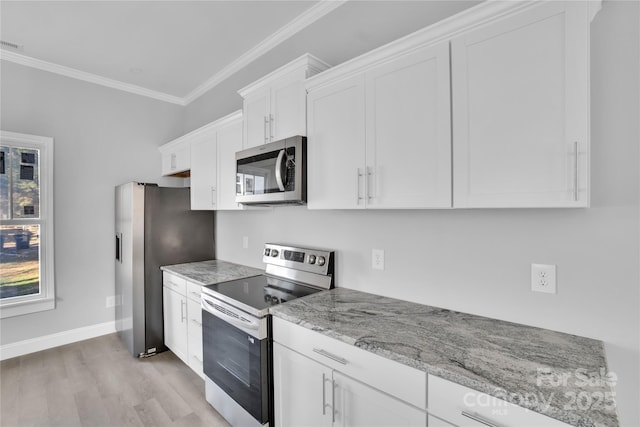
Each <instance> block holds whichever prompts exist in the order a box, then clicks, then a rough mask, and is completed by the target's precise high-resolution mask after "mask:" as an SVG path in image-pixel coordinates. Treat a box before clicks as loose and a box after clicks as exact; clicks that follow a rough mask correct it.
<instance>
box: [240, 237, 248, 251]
mask: <svg viewBox="0 0 640 427" xmlns="http://www.w3.org/2000/svg"><path fill="white" fill-rule="evenodd" d="M248 248H249V236H244V237H243V238H242V249H248Z"/></svg>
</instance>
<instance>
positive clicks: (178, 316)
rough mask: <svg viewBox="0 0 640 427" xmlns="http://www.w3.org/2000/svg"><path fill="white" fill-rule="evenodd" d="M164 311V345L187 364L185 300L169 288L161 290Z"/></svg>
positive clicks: (165, 287)
mask: <svg viewBox="0 0 640 427" xmlns="http://www.w3.org/2000/svg"><path fill="white" fill-rule="evenodd" d="M162 298H163V301H162V308H163V310H164V344H165V345H166V346H167V347H169V349H170V350H171V351H173V353H174V354H175V355H176V356H178V357H179V358H180V359H182V361H183V362H185V363H188V356H187V354H188V348H187V345H188V344H187V299H186V298H185V296H184V295H180V294H179V293H178V292H176V291H174V290H172V289H171V288H169V287H167V286H164V287H163V288H162Z"/></svg>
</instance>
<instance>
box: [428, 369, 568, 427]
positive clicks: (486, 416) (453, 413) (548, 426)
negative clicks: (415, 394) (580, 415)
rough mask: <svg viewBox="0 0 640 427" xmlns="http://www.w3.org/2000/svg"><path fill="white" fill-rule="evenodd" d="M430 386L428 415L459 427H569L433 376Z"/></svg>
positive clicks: (430, 376)
mask: <svg viewBox="0 0 640 427" xmlns="http://www.w3.org/2000/svg"><path fill="white" fill-rule="evenodd" d="M428 382H429V392H428V393H427V394H428V396H429V413H431V414H433V415H435V416H437V417H439V418H442V419H443V420H446V421H447V422H449V423H451V424H454V425H457V426H459V427H482V426H486V425H490V426H492V425H495V426H502V427H508V426H513V427H539V426H545V427H567V426H568V424H565V423H563V422H561V421H558V420H555V419H553V418H549V417H547V416H546V415H542V414H539V413H537V412H533V411H530V410H528V409H525V408H523V407H521V406H517V405H514V404H512V403H509V402H507V401H505V400H502V399H498V398H496V397H493V396H489V395H487V394H485V393H481V392H479V391H475V390H472V389H470V388H468V387H465V386H462V385H459V384H456V383H453V382H451V381H448V380H444V379H442V378H439V377H435V376H433V375H429V381H428ZM463 413H464V414H466V415H463ZM471 417H473V418H476V420H474V419H472V418H471ZM436 425H440V424H436ZM441 425H445V424H441Z"/></svg>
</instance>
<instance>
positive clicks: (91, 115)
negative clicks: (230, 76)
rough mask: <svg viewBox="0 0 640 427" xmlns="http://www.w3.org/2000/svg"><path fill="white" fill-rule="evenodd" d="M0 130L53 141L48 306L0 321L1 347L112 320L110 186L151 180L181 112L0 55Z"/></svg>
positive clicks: (175, 132)
mask: <svg viewBox="0 0 640 427" xmlns="http://www.w3.org/2000/svg"><path fill="white" fill-rule="evenodd" d="M1 66H2V70H1V71H2V87H1V90H2V105H1V108H2V110H1V111H2V120H1V123H0V127H1V128H2V130H6V131H12V132H20V133H28V134H35V135H42V136H49V137H53V138H54V147H55V149H54V150H55V153H54V213H55V218H54V220H55V222H54V233H55V237H54V238H55V251H54V252H55V287H56V289H55V291H56V299H57V302H56V309H55V310H50V311H45V312H41V313H35V314H29V315H23V316H18V317H13V318H6V319H2V320H1V321H0V329H1V332H2V334H1V335H2V341H1V343H2V344H8V343H12V342H16V341H22V340H26V339H30V338H35V337H39V336H44V335H48V334H53V333H57V332H63V331H67V330H71V329H75V328H80V327H83V326H89V325H95V324H100V323H103V322H109V321H113V320H114V309H113V308H109V309H107V308H106V304H105V303H106V297H107V296H109V295H114V264H113V233H114V231H113V230H114V217H113V214H114V186H116V185H118V184H122V183H124V182H128V181H134V180H135V181H146V182H158V177H159V176H160V153H159V152H158V149H157V147H158V146H159V145H161V143H163V142H167V141H169V140H171V139H172V138H174V137H176V136H179V135H181V134H182V133H183V132H182V109H181V107H177V106H173V105H171V104H167V103H164V102H160V101H154V100H150V99H147V98H143V97H141V96H137V95H131V94H127V93H125V92H121V91H117V90H113V89H108V88H105V87H102V86H97V85H94V84H90V83H85V82H81V81H79V80H74V79H70V78H66V77H62V76H59V75H56V74H51V73H47V72H43V71H39V70H35V69H33V68H27V67H23V66H20V65H16V64H13V63H8V62H5V61H2V63H1Z"/></svg>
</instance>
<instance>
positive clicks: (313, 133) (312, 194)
mask: <svg viewBox="0 0 640 427" xmlns="http://www.w3.org/2000/svg"><path fill="white" fill-rule="evenodd" d="M364 86H365V81H364V76H362V75H361V76H357V77H355V78H350V79H347V80H343V81H340V82H337V83H335V84H332V85H330V86H327V87H325V88H322V89H319V90H314V91H312V92H309V94H308V95H307V106H308V113H309V118H308V134H309V139H308V142H307V153H308V156H307V199H308V201H307V203H308V207H309V209H363V208H364V207H365V188H364V186H365V173H366V171H365V154H364V147H365V96H364Z"/></svg>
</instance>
